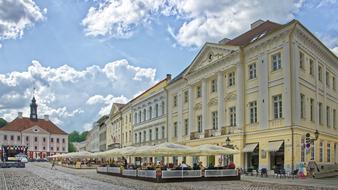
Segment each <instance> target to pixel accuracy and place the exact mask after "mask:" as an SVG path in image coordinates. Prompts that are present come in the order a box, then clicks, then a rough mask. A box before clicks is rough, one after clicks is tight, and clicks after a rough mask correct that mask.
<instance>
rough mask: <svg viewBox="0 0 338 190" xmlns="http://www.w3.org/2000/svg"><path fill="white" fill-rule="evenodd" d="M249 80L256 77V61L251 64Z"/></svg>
mask: <svg viewBox="0 0 338 190" xmlns="http://www.w3.org/2000/svg"><path fill="white" fill-rule="evenodd" d="M248 67H249V80H252V79H255V78H256V77H257V75H256V63H252V64H250V65H249V66H248Z"/></svg>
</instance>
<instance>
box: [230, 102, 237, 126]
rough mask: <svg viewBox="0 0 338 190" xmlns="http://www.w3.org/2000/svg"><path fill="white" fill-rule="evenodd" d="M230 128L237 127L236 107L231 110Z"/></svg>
mask: <svg viewBox="0 0 338 190" xmlns="http://www.w3.org/2000/svg"><path fill="white" fill-rule="evenodd" d="M229 117H230V126H236V107H235V106H233V107H230V108H229Z"/></svg>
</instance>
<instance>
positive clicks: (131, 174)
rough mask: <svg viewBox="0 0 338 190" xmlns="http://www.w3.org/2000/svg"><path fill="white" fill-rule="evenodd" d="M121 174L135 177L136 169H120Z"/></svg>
mask: <svg viewBox="0 0 338 190" xmlns="http://www.w3.org/2000/svg"><path fill="white" fill-rule="evenodd" d="M122 175H125V176H134V177H136V175H137V171H136V170H122Z"/></svg>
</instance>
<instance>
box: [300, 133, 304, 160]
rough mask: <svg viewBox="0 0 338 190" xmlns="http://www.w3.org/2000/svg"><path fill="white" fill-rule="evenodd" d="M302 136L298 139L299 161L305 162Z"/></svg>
mask: <svg viewBox="0 0 338 190" xmlns="http://www.w3.org/2000/svg"><path fill="white" fill-rule="evenodd" d="M304 141H305V140H304V138H302V139H301V141H300V161H301V162H305V142H304Z"/></svg>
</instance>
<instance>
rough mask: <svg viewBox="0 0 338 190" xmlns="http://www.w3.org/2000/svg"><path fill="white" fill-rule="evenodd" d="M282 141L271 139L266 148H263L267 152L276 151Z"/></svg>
mask: <svg viewBox="0 0 338 190" xmlns="http://www.w3.org/2000/svg"><path fill="white" fill-rule="evenodd" d="M283 143H284V141H272V142H269V145H268V147H267V148H265V151H267V152H276V151H278V150H279V148H280V147H281V146H282V144H283Z"/></svg>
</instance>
